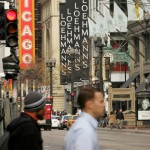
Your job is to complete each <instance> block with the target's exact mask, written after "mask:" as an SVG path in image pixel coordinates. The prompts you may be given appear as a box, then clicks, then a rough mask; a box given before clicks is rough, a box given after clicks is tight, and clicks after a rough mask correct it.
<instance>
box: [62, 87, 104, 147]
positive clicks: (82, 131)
mask: <svg viewBox="0 0 150 150" xmlns="http://www.w3.org/2000/svg"><path fill="white" fill-rule="evenodd" d="M78 104H79V105H80V108H81V111H82V113H81V115H80V117H79V118H78V119H77V121H76V122H75V123H74V124H73V125H72V127H71V128H70V130H69V131H68V133H67V135H66V137H65V146H64V149H65V150H99V146H98V141H97V133H96V129H97V126H98V122H97V119H98V118H99V117H101V116H103V115H104V111H105V104H104V100H103V93H102V92H101V91H99V90H97V89H95V88H93V87H85V88H82V89H81V90H80V93H79V95H78Z"/></svg>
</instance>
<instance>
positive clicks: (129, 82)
mask: <svg viewBox="0 0 150 150" xmlns="http://www.w3.org/2000/svg"><path fill="white" fill-rule="evenodd" d="M138 75H139V72H137V73H134V74H133V75H132V76H130V77H129V79H128V80H127V81H126V82H125V83H124V84H123V85H122V86H121V88H127V87H128V86H129V85H130V84H131V82H133V81H134V80H135V78H136V77H137V76H138Z"/></svg>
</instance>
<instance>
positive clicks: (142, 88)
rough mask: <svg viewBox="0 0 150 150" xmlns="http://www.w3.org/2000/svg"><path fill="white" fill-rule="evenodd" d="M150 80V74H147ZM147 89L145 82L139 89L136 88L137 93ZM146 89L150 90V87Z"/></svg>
mask: <svg viewBox="0 0 150 150" xmlns="http://www.w3.org/2000/svg"><path fill="white" fill-rule="evenodd" d="M146 79H148V80H149V81H150V74H149V75H148V76H147V78H146ZM144 89H145V82H142V83H141V84H140V85H139V86H138V87H137V89H136V90H135V92H136V93H138V92H140V91H143V90H144ZM146 91H150V87H149V88H148V89H147V90H146Z"/></svg>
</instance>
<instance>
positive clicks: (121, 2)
mask: <svg viewBox="0 0 150 150" xmlns="http://www.w3.org/2000/svg"><path fill="white" fill-rule="evenodd" d="M114 1H115V0H110V12H111V14H113V13H114ZM115 2H116V4H117V5H118V6H119V7H120V9H121V10H122V11H123V12H124V13H125V14H126V16H128V10H127V0H117V1H115Z"/></svg>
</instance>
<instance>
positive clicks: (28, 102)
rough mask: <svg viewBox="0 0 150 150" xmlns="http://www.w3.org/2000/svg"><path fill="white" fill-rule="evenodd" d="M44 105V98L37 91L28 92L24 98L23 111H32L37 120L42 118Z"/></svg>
mask: <svg viewBox="0 0 150 150" xmlns="http://www.w3.org/2000/svg"><path fill="white" fill-rule="evenodd" d="M44 106H45V99H44V98H43V96H42V94H40V93H38V92H35V91H33V92H30V93H29V94H28V95H27V96H26V97H25V99H24V111H25V112H30V113H33V114H34V115H35V116H36V117H37V119H39V120H42V119H43V116H44V112H45V111H44Z"/></svg>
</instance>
